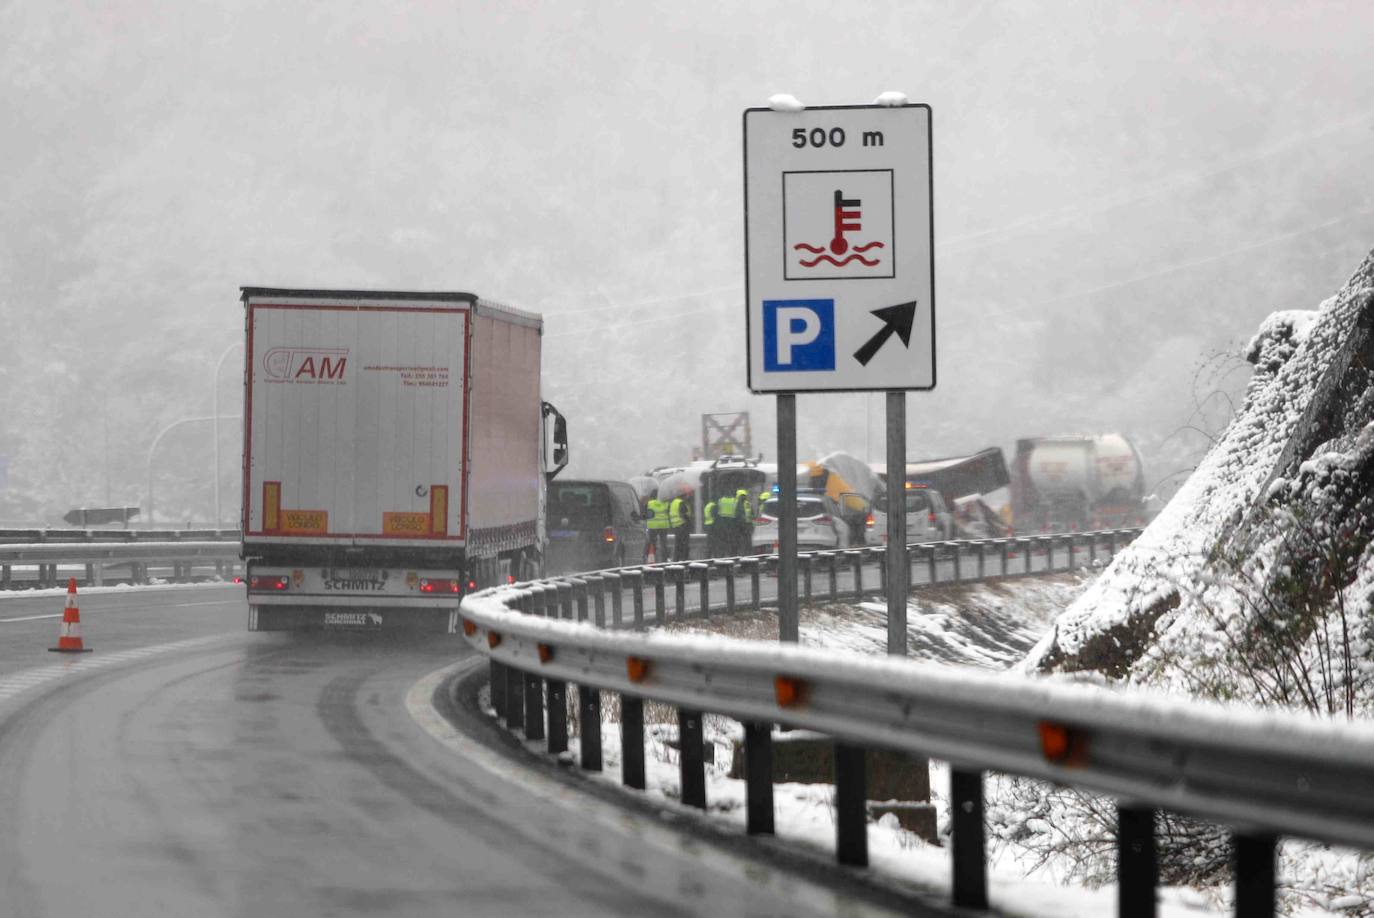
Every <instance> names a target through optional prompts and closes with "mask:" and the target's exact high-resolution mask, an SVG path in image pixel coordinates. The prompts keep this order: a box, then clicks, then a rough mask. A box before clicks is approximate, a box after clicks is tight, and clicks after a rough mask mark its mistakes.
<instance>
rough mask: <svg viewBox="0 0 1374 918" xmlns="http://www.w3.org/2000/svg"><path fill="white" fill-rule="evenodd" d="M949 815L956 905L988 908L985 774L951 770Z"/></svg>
mask: <svg viewBox="0 0 1374 918" xmlns="http://www.w3.org/2000/svg"><path fill="white" fill-rule="evenodd" d="M949 813H950V823H951V829H952V834H953V840H952V842H953V843H952V848H953V855H952V857H953V861H954V904H955V905H956V906H959V907H961V908H987V907H988V876H987V860H986V854H985V851H984V848H985V845H984V841H983V773H982V772H981V771H963V770H962V769H958V768H951V769H950V771H949Z"/></svg>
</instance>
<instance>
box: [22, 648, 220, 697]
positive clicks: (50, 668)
mask: <svg viewBox="0 0 1374 918" xmlns="http://www.w3.org/2000/svg"><path fill="white" fill-rule="evenodd" d="M237 637H239V635H238V634H237V633H231V634H212V635H210V636H209V637H201V638H190V639H188V640H185V641H173V642H171V643H170V644H152V645H150V646H148V647H139V648H136V649H134V650H122V651H119V652H118V653H111V654H103V655H91V656H86V655H82V656H79V657H77V656H73V657H69V658H67V659H65V660H61V661H59V662H57V663H50V664H48V665H47V666H39V667H36V668H34V669H26V670H24V671H22V672H18V673H14V674H13V675H10V676H4V677H0V701H5V700H7V699H9V698H12V697H14V696H15V695H19V694H22V693H23V692H26V691H29V690H30V689H34V688H37V687H38V686H40V685H46V684H47V683H49V682H52V681H54V680H56V679H61V678H62V677H64V676H72V675H76V674H78V673H87V672H92V671H95V670H100V669H105V668H106V667H109V666H114V665H116V664H119V663H127V662H129V661H130V660H141V659H143V658H145V657H152V656H157V655H158V654H164V653H170V652H172V651H176V650H190V649H192V648H195V647H203V646H205V645H206V644H213V643H215V642H217V641H224V640H228V639H230V638H237Z"/></svg>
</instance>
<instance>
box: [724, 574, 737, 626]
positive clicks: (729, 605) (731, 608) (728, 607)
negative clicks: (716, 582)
mask: <svg viewBox="0 0 1374 918" xmlns="http://www.w3.org/2000/svg"><path fill="white" fill-rule="evenodd" d="M725 612H726V614H727V615H734V614H735V562H733V561H727V562H726V563H725Z"/></svg>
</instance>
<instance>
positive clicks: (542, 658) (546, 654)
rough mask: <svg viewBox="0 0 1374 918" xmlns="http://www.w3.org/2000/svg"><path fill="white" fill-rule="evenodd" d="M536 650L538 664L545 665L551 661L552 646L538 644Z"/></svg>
mask: <svg viewBox="0 0 1374 918" xmlns="http://www.w3.org/2000/svg"><path fill="white" fill-rule="evenodd" d="M538 650H539V662H540V663H547V662H549V661H550V660H552V659H553V645H552V644H540V645H538Z"/></svg>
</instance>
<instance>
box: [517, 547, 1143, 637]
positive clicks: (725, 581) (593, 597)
mask: <svg viewBox="0 0 1374 918" xmlns="http://www.w3.org/2000/svg"><path fill="white" fill-rule="evenodd" d="M1142 531H1143V530H1140V529H1113V530H1103V531H1101V532H1084V533H1055V534H1052V535H1035V536H1023V537H1010V538H1002V539H965V540H958V541H948V542H914V543H912V544H911V545H909V546H907V566H908V576H909V579H908V582H909V583H910V584H911V585H912V586H913V587H921V586H928V585H931V584H937V583H955V582H961V583H971V582H975V581H979V580H988V579H992V578H999V577H1025V576H1036V575H1044V574H1052V573H1058V572H1061V571H1067V570H1073V569H1076V568H1079V567H1084V566H1087V565H1094V564H1097V563H1099V562H1102V561H1106V560H1108V559H1110V558H1112V557H1114V556H1115V555H1116V553H1117V551H1118V550H1119V549H1120V548H1122V547H1124V546H1125V545H1127V544H1129V543H1130V542H1131V541H1132V540H1134V539H1135V537H1136V536H1138V535H1139V534H1140V533H1141V532H1142ZM886 558H887V549H886V548H885V547H882V546H867V547H864V548H847V549H836V550H827V551H809V552H800V553H798V556H797V560H798V564H797V596H798V599H799V600H800V601H801V602H803V603H806V602H813V601H817V600H829V601H832V602H833V601H837V600H839V599H847V598H855V597H861V596H867V595H870V594H874V593H878V594H881V593H884V592H885V591H886V589H887V568H886V561H885V559H886ZM777 572H778V556H777V555H745V556H743V557H738V558H707V559H703V560H699V561H668V562H663V563H660V564H645V565H636V566H631V567H622V568H613V569H609V570H601V571H588V572H583V573H577V574H564V575H560V576H557V577H549V578H545V579H543V580H539V581H536V582H533V583H529V584H524V585H523V586H524V587H526V588H527V589H528V591H529V596H528V597H527V598H526V599H525V600H523V601H522V609H523V611H526V612H531V613H533V614H537V615H546V616H550V617H554V618H558V617H562V618H577V619H580V620H586V619H588V618H589V617H590V618H592V619H593V620H594V621H595V622H596V624H597V625H598V626H602V627H610V628H626V627H633V628H638V629H642V628H644V627H645V626H646V625H647V624H655V625H662V624H665V623H666V622H667V621H668V620H669V618H670V612H671V614H672V615H676V616H685V615H689V614H692V613H702V612H706V613H710V612H714V611H724V612H726V613H727V614H732V613H734V612H735V611H737V610H741V609H749V610H754V611H757V610H760V609H762V608H763V607H764V606H765V605H768V604H771V603H772V602H773V600H772V599H771V598H770V597H766V596H764V594H763V584H764V578H765V577H767V576H770V575H771V576H774V577H775V576H776V575H777ZM670 595H671V600H670ZM670 602H671V608H670ZM650 615H652V621H649V620H648V616H650Z"/></svg>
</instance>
